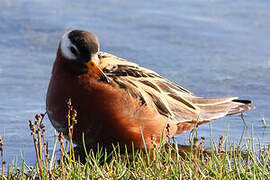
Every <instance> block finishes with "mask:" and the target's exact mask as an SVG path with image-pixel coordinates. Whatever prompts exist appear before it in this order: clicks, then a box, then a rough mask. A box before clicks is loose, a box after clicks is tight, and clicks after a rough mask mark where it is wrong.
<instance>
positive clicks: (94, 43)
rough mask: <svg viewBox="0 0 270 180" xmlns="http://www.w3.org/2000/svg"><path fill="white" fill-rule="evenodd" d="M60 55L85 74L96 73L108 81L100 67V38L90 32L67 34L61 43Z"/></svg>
mask: <svg viewBox="0 0 270 180" xmlns="http://www.w3.org/2000/svg"><path fill="white" fill-rule="evenodd" d="M59 48H60V53H61V55H62V56H63V58H64V60H65V61H73V62H75V64H76V65H77V66H78V68H79V70H80V71H81V72H83V73H88V72H90V73H95V74H97V75H98V76H99V77H100V78H101V79H103V80H106V81H108V78H107V77H106V75H105V74H104V73H103V72H102V70H101V69H100V68H99V67H98V65H99V64H100V60H99V57H98V52H99V42H98V38H97V37H96V36H95V35H94V34H92V33H91V32H88V31H83V30H72V31H69V32H66V33H65V34H64V35H63V36H62V38H61V41H60V45H59Z"/></svg>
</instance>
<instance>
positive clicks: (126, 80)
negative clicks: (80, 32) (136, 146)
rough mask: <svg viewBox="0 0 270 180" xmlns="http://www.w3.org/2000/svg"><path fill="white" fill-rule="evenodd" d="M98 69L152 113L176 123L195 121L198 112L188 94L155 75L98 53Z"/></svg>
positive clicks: (122, 60)
mask: <svg viewBox="0 0 270 180" xmlns="http://www.w3.org/2000/svg"><path fill="white" fill-rule="evenodd" d="M99 58H100V60H101V63H100V68H101V69H102V70H103V72H104V73H105V74H106V75H107V76H108V77H109V78H110V84H111V85H112V86H115V87H120V88H123V89H125V90H126V91H127V92H128V93H129V94H130V95H131V96H133V97H135V98H139V99H140V100H141V102H142V104H146V105H147V106H148V107H150V108H151V109H152V110H154V111H157V112H159V113H160V114H161V115H163V116H165V117H167V118H170V119H172V120H174V121H175V122H176V123H179V122H185V121H192V120H193V121H195V120H198V119H199V114H200V108H199V106H197V105H196V104H194V103H192V101H191V100H189V99H192V97H196V96H194V95H193V94H192V92H190V91H189V90H187V89H185V88H183V87H181V86H179V85H177V84H175V83H173V82H171V81H169V80H167V79H165V78H163V77H161V76H160V75H159V74H157V73H156V72H154V71H152V70H149V69H147V68H144V67H141V66H139V65H137V64H135V63H132V62H129V61H126V60H124V59H121V58H119V57H116V56H113V55H111V54H108V53H104V52H100V53H99Z"/></svg>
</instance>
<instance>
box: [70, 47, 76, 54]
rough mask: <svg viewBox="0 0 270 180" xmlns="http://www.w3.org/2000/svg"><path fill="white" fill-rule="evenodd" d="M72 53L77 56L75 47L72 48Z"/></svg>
mask: <svg viewBox="0 0 270 180" xmlns="http://www.w3.org/2000/svg"><path fill="white" fill-rule="evenodd" d="M70 51H71V52H72V53H73V54H74V55H77V51H76V49H75V48H74V47H72V46H71V47H70Z"/></svg>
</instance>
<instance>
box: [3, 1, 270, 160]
mask: <svg viewBox="0 0 270 180" xmlns="http://www.w3.org/2000/svg"><path fill="white" fill-rule="evenodd" d="M269 9H270V2H269V1H268V0H246V1H242V0H221V1H214V0H208V1H207V0H189V1H183V0H181V1H180V0H179V1H173V0H167V1H164V0H163V1H162V0H155V1H152V2H150V1H143V0H136V1H125V0H106V1H105V0H99V1H86V0H84V1H74V0H65V1H64V0H61V1H60V0H58V1H54V0H46V1H45V0H40V1H36V0H2V1H1V2H0V59H1V60H0V135H1V136H3V138H4V142H5V144H4V145H5V158H6V160H7V162H8V163H11V161H12V160H14V159H18V160H19V159H20V156H21V152H22V154H23V155H24V158H25V160H26V162H28V163H30V164H33V162H34V161H35V155H34V149H33V145H32V144H33V143H32V139H31V136H30V131H29V128H28V120H29V119H33V117H34V115H35V113H38V112H44V111H45V95H46V91H47V86H48V82H49V78H50V71H51V68H52V64H53V61H54V58H55V53H56V49H57V45H58V41H59V39H60V37H61V35H62V34H63V33H64V32H65V31H67V30H71V29H74V28H77V29H84V30H88V31H91V32H93V33H94V34H96V35H97V36H98V37H99V39H100V43H101V49H102V50H103V51H107V52H110V53H112V54H115V55H118V56H120V57H124V58H127V59H129V60H132V61H134V62H136V63H138V64H141V65H143V66H145V67H148V68H150V69H153V70H155V71H157V72H158V73H160V74H161V75H163V76H165V77H167V78H168V79H170V80H172V81H175V82H177V83H178V84H181V85H182V86H184V87H186V88H188V89H190V90H191V91H193V92H194V93H195V94H197V95H200V96H208V97H214V96H240V97H241V98H247V99H251V100H253V101H254V104H255V106H256V109H255V110H253V111H251V112H248V113H246V115H245V120H246V123H247V130H246V131H245V137H249V136H253V137H254V138H255V139H257V140H259V141H260V142H261V143H262V144H266V143H268V142H269V141H270V127H269V126H270V121H269V119H270V111H269V110H270V106H269V102H270V97H269V94H270V83H269V82H270V50H269V48H270V36H269V34H270V18H269V17H270V11H269ZM262 117H264V118H265V119H266V121H268V122H267V123H268V125H267V127H266V128H264V127H263V124H262V121H261V119H262ZM45 124H46V133H47V139H49V146H50V148H49V149H50V150H51V149H52V140H53V132H54V130H53V127H52V126H51V125H50V122H49V121H48V119H45ZM211 126H212V128H211V129H212V134H213V138H214V139H218V137H219V136H220V135H226V132H227V128H228V127H230V128H229V134H230V136H229V139H230V141H239V139H240V137H241V134H242V131H243V129H244V123H243V121H242V120H241V118H240V116H237V115H236V116H230V117H226V118H223V119H219V120H217V121H215V122H214V123H212V124H211ZM252 130H253V131H252ZM199 136H205V137H206V138H208V139H209V138H210V127H209V124H206V125H203V126H201V127H200V128H199ZM176 140H177V141H178V142H179V143H180V144H184V143H185V142H187V141H188V133H186V134H182V135H179V136H177V137H176Z"/></svg>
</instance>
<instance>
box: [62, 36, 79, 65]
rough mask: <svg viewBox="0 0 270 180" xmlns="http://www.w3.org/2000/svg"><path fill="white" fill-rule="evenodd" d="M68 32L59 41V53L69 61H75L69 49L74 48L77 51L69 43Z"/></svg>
mask: <svg viewBox="0 0 270 180" xmlns="http://www.w3.org/2000/svg"><path fill="white" fill-rule="evenodd" d="M69 33H70V31H69V32H66V33H65V34H64V35H63V36H62V39H61V41H60V47H61V52H62V54H63V56H65V58H67V59H70V60H75V59H76V56H75V55H74V54H73V53H72V52H71V51H70V47H74V48H75V49H76V51H77V52H78V49H77V47H76V46H74V45H73V44H72V43H71V41H70V40H69V38H68V34H69Z"/></svg>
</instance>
